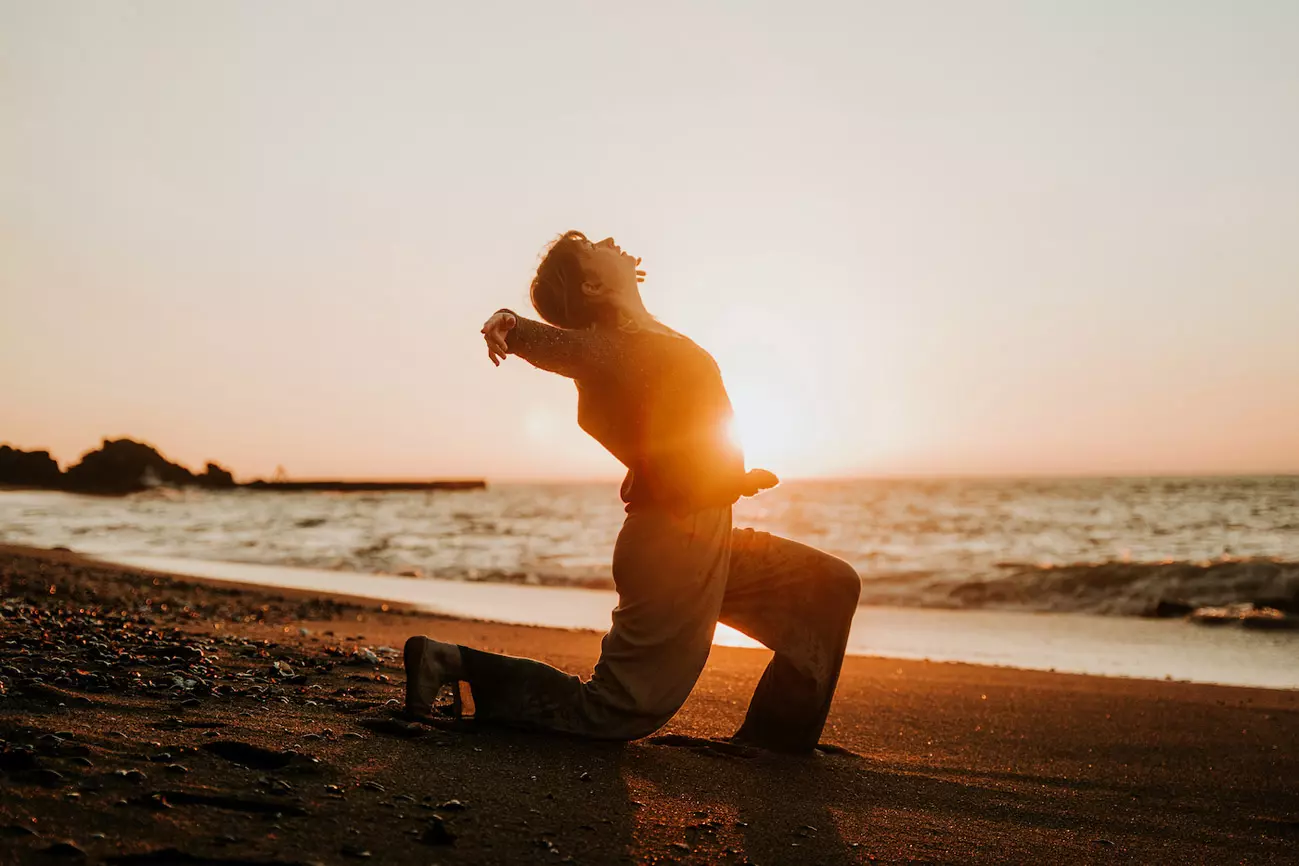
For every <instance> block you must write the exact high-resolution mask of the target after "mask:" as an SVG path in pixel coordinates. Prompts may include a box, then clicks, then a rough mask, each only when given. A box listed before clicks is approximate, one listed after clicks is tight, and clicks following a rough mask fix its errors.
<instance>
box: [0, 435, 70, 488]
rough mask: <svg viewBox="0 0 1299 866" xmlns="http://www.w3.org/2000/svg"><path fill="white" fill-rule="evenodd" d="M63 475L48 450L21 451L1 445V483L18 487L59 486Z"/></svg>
mask: <svg viewBox="0 0 1299 866" xmlns="http://www.w3.org/2000/svg"><path fill="white" fill-rule="evenodd" d="M62 476H63V471H62V470H61V469H59V464H58V463H57V462H56V461H55V460H54V458H53V457H51V456H50V452H48V451H20V450H19V449H17V448H12V447H10V446H8V445H0V484H11V485H14V486H17V487H58V486H59V484H60V480H61V478H62Z"/></svg>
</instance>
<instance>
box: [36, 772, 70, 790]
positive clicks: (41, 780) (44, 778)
mask: <svg viewBox="0 0 1299 866" xmlns="http://www.w3.org/2000/svg"><path fill="white" fill-rule="evenodd" d="M27 781H29V782H32V783H33V784H36V785H40V786H41V787H42V788H62V787H63V783H64V782H66V781H67V779H65V778H64V776H63V774H62V773H60V772H58V771H57V770H45V769H41V770H32V771H31V772H30V773H28V774H27Z"/></svg>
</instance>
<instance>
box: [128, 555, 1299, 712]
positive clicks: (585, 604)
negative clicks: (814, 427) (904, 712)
mask: <svg viewBox="0 0 1299 866" xmlns="http://www.w3.org/2000/svg"><path fill="white" fill-rule="evenodd" d="M112 561H115V562H118V563H121V564H123V565H128V566H132V567H136V568H146V569H152V570H155V571H164V572H170V573H173V574H182V575H192V576H195V577H206V578H213V579H216V580H230V581H239V582H242V583H252V584H259V585H262V586H275V587H284V588H288V589H301V590H310V591H316V592H330V593H343V594H348V595H354V596H360V597H363V598H372V599H376V600H382V601H393V602H401V603H404V604H410V605H415V606H417V607H419V608H421V609H424V610H429V611H432V612H437V613H442V614H446V615H449V616H456V617H464V618H468V619H481V620H490V621H493V622H502V623H510V624H518V625H539V626H549V627H552V628H578V629H592V630H596V631H604V630H606V629H608V627H609V623H610V621H611V618H610V612H611V611H612V610H613V607H614V605H615V603H616V601H617V596H616V595H615V594H614V593H613V592H610V591H607V590H586V589H572V588H560V587H536V586H519V585H513V584H501V583H473V582H468V581H458V580H442V579H437V578H425V579H416V578H403V577H391V576H387V575H374V574H358V573H353V572H342V571H327V570H324V569H313V568H290V567H286V566H266V565H247V564H243V563H230V562H208V561H201V560H188V559H175V558H169V557H151V556H127V557H115V558H113V559H112ZM716 642H717V643H719V644H724V645H731V646H756V644H755V642H754V641H752V640H750V639H749V638H747V637H745V636H744V635H742V634H740V633H738V632H735V631H734V630H732V629H728V628H725V627H724V626H723V627H721V628H719V630H718V635H717V639H716ZM848 651H849V653H851V654H853V655H866V656H882V657H885V658H904V659H929V660H931V661H936V662H937V661H951V662H969V663H973V664H982V665H997V666H1004V667H1013V668H1022V669H1027V670H1056V671H1060V672H1067V673H1080V674H1098V675H1101V676H1117V677H1138V678H1144V679H1174V680H1186V681H1190V682H1201V683H1221V684H1225V685H1239V686H1259V687H1263V688H1280V689H1294V688H1299V665H1296V664H1295V659H1296V658H1299V634H1295V633H1273V632H1265V633H1260V632H1248V631H1242V630H1238V629H1206V628H1202V627H1197V626H1195V625H1191V624H1189V623H1186V622H1183V621H1181V620H1145V619H1137V618H1131V617H1101V616H1089V615H1086V614H1068V613H1014V612H1004V611H949V610H923V609H912V608H887V607H862V608H859V609H858V611H857V615H856V617H855V618H854V620H853V630H852V634H851V637H850V639H849V644H848Z"/></svg>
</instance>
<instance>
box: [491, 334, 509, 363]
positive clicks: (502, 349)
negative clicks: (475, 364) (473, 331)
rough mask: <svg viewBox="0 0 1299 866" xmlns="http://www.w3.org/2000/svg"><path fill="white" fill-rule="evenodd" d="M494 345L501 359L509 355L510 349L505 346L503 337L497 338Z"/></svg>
mask: <svg viewBox="0 0 1299 866" xmlns="http://www.w3.org/2000/svg"><path fill="white" fill-rule="evenodd" d="M494 345H495V346H496V351H497V352H499V353H500V355H501V357H502V358H504V357H505V356H506V355H508V354H510V347H509V346H507V345H506V344H505V338H504V337H500V336H498V337H497V338H496V342H495V343H494Z"/></svg>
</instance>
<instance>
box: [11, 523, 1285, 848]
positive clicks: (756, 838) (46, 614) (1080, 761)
mask: <svg viewBox="0 0 1299 866" xmlns="http://www.w3.org/2000/svg"><path fill="white" fill-rule="evenodd" d="M0 599H2V600H0V617H2V618H0V686H2V690H0V739H2V740H3V741H4V742H3V754H2V756H0V758H2V759H0V779H2V780H3V784H0V862H3V863H38V862H56V861H57V862H92V863H125V864H130V863H199V864H217V863H230V864H235V863H274V864H287V863H314V862H319V863H348V862H359V861H363V860H369V861H370V862H379V863H396V864H402V863H421V864H426V863H519V862H543V863H633V862H664V863H666V862H681V863H713V862H718V863H731V862H734V863H758V864H769V863H791V864H793V863H800V864H801V863H860V862H881V863H915V862H926V863H930V862H935V863H969V862H979V863H983V862H987V863H997V862H1005V863H1014V862H1025V861H1038V862H1052V863H1097V862H1133V863H1283V862H1294V851H1295V846H1296V844H1297V843H1299V754H1297V752H1299V750H1297V749H1296V743H1299V692H1294V691H1282V690H1265V689H1248V688H1234V687H1224V686H1210V685H1192V684H1187V683H1176V682H1157V681H1147V680H1124V679H1109V678H1102V677H1089V676H1078V675H1067V674H1052V673H1045V672H1030V671H1019V670H1011V669H1004V668H991V667H980V666H975V665H962V664H950V663H925V662H914V661H896V660H888V659H876V658H863V657H851V658H849V659H848V660H847V663H846V665H845V668H844V673H843V678H842V681H841V683H840V687H839V693H838V697H837V699H836V703H835V706H834V709H833V710H832V712H831V716H830V721H829V724H828V726H827V728H826V732H825V735H824V738H823V741H824V749H823V750H822V751H821V752H820V753H818V754H817V755H816V756H815V757H813V758H808V759H796V758H789V757H783V756H776V755H770V754H765V753H758V752H751V751H744V750H739V749H736V748H734V747H731V746H729V745H728V744H726V743H725V742H723V741H721V740H720V739H719V738H722V737H725V736H726V735H727V734H729V733H730V732H731V731H732V730H733V729H734V728H735V727H736V726H737V725H738V723H739V721H740V719H741V717H742V714H743V711H744V708H745V706H746V703H747V699H748V697H749V694H750V693H751V691H752V689H753V687H754V685H755V683H756V681H757V678H758V676H759V673H760V672H761V670H762V668H763V666H764V665H765V663H766V660H767V653H766V652H765V651H761V650H750V649H737V648H727V647H718V648H716V649H715V650H714V652H713V655H712V658H711V659H710V661H709V664H708V667H707V669H706V670H705V672H704V675H703V678H702V679H701V680H700V683H699V685H698V687H697V688H696V690H695V692H694V694H693V695H692V696H691V698H690V700H689V702H688V703H687V704H686V706H685V707H684V708H683V710H682V711H681V712H680V713H679V714H678V715H677V717H676V718H675V719H673V721H672V722H671V723H670V724H669V725H668V726H667V727H666V728H665V729H664V730H663V731H661V732H660V735H659V736H657V737H655V738H651V739H650V740H647V741H641V742H636V743H632V744H629V745H625V746H623V745H611V744H592V743H587V742H581V741H576V740H570V739H561V738H554V737H545V736H539V735H534V734H528V733H524V732H517V731H508V730H501V729H492V728H484V727H477V726H475V725H474V724H473V723H472V722H454V721H452V720H449V719H448V720H446V721H445V722H441V723H439V724H436V725H424V724H411V723H409V722H406V721H404V720H402V719H401V718H400V717H399V715H398V713H397V711H398V710H399V708H400V699H401V696H402V681H403V674H402V669H401V665H400V662H399V659H398V656H397V655H396V654H395V653H393V652H390V651H388V649H387V648H399V647H400V646H401V643H402V641H403V640H404V639H405V637H407V636H408V635H410V634H413V633H428V634H434V635H437V636H439V637H441V638H442V639H444V640H452V641H458V642H462V643H467V644H472V645H475V646H480V647H483V648H486V649H492V650H498V651H504V652H510V653H516V654H523V655H530V656H536V657H539V658H543V659H545V660H547V661H549V662H551V663H553V664H556V665H558V666H560V667H563V668H565V669H566V670H570V671H572V672H574V673H579V674H585V673H588V672H589V670H590V667H591V664H592V663H593V662H594V660H595V658H596V655H597V653H598V647H599V635H598V634H596V633H594V632H588V631H565V630H559V629H542V628H530V627H524V626H505V625H497V624H491V623H483V622H474V621H465V620H455V619H449V618H443V617H435V616H430V615H427V614H421V613H416V612H413V611H410V610H405V609H402V608H401V607H400V606H398V605H384V604H381V603H379V602H375V601H372V600H365V599H356V598H349V597H345V596H333V597H327V596H324V597H322V596H320V595H318V594H312V593H302V592H293V591H290V590H267V589H263V588H257V587H247V586H236V585H231V584H229V583H219V582H213V581H205V580H202V579H197V578H180V577H171V576H167V575H162V574H156V573H151V572H143V571H138V570H132V569H127V568H121V567H115V566H108V565H104V564H100V563H94V562H91V561H88V560H84V559H82V558H80V557H77V556H75V555H73V554H69V553H66V552H51V551H37V550H28V549H20V548H2V549H0Z"/></svg>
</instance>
